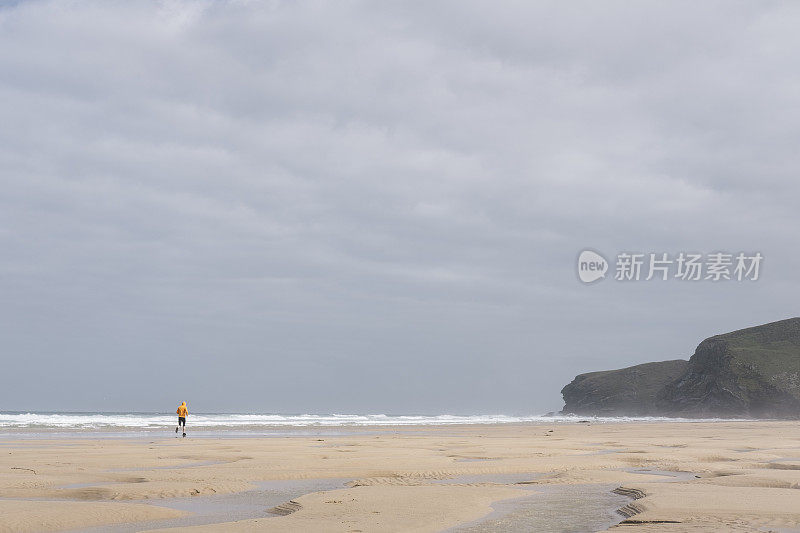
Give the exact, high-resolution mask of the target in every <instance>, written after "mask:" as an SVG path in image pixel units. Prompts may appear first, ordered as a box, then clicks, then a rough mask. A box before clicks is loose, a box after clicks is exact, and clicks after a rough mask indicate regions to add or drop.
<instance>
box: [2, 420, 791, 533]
mask: <svg viewBox="0 0 800 533" xmlns="http://www.w3.org/2000/svg"><path fill="white" fill-rule="evenodd" d="M0 457H2V459H1V460H0V494H1V495H2V496H1V498H0V516H2V521H0V531H60V530H83V529H86V530H89V531H103V530H105V531H109V530H111V531H113V530H120V531H123V530H124V531H148V530H150V531H152V530H179V531H343V532H346V531H347V532H357V531H362V532H366V531H419V532H423V531H431V532H433V531H443V530H446V529H448V528H457V527H458V526H459V525H463V524H469V525H470V527H472V528H473V529H469V530H470V531H471V530H487V531H489V530H492V529H493V527H492V526H491V523H492V522H487V521H486V520H488V519H486V518H484V517H486V516H487V515H489V517H490V518H491V517H497V515H498V513H501V511H499V509H501V508H502V509H512V510H513V509H514V508H515V506H519V505H523V504H526V505H536V499H537V498H540V497H545V496H546V495H548V494H552V490H553V489H554V488H555V489H557V490H558V491H561V493H563V494H564V496H563V498H566V499H567V501H566V503H565V507H564V508H565V509H567V511H565V514H566V515H567V516H562V517H555V520H556V522H555V524H561V526H559V525H550V526H548V527H550V528H553V529H552V530H554V531H558V530H570V529H569V524H570V521H571V517H570V516H569V509H579V508H580V507H581V506H582V505H583V503H582V500H581V495H580V494H581V493H580V492H579V491H574V492H571V491H570V488H571V487H581V488H582V489H583V490H590V491H591V490H594V489H597V490H594V492H595V493H603V494H606V493H610V491H611V490H612V489H617V490H616V492H617V493H618V495H616V496H615V497H616V498H618V499H619V501H620V502H621V504H622V505H620V507H621V508H622V512H623V513H624V515H623V514H617V513H615V509H614V508H609V509H606V510H605V511H604V512H605V513H606V516H605V517H602V516H601V517H600V519H601V521H602V520H606V527H611V528H612V529H614V530H621V531H722V530H725V531H791V530H792V529H793V528H798V527H800V491H798V490H797V489H798V488H800V427H799V426H798V424H797V423H793V422H713V423H707V422H702V423H693V422H692V423H688V422H684V423H622V424H596V423H575V424H553V425H486V426H468V427H405V428H370V429H367V430H364V429H363V428H359V429H357V430H355V429H354V431H353V434H352V435H347V436H329V435H320V436H313V437H309V436H280V437H259V438H202V439H200V438H198V439H191V438H189V439H175V438H171V437H168V436H165V438H158V439H152V438H147V439H142V438H122V439H109V438H97V439H94V438H86V439H83V438H81V439H70V440H66V439H61V438H52V437H51V438H19V437H15V438H13V439H9V438H0ZM326 480H327V481H326ZM264 483H267V484H268V485H264ZM292 483H294V485H292ZM282 484H284V485H285V486H286V487H289V488H290V489H291V487H294V489H291V490H288V492H285V493H286V494H292V495H293V497H288V499H287V500H285V501H282V502H278V501H277V500H275V501H273V502H268V501H266V500H264V501H263V502H262V501H259V496H258V495H259V494H268V493H269V492H268V491H267V489H266V488H265V487H273V488H274V490H273V494H277V498H278V499H280V497H281V494H284V493H282V492H280V490H284V489H285V487H284V489H281V487H283V485H282ZM320 487H324V488H325V489H326V490H321V491H320V490H314V489H315V488H320ZM587 488H588V489H587ZM258 490H261V491H262V492H258ZM292 490H294V492H292ZM254 491H255V492H254ZM264 491H267V492H264ZM275 491H277V492H275ZM548 491H550V492H548ZM248 495H249V496H250V497H251V498H250V503H249V504H250V505H251V508H250V509H249V510H248V511H247V512H246V513H244V514H240V515H238V516H237V515H236V513H235V512H234V511H233V509H235V508H236V506H235V505H234V504H233V503H231V502H237V501H244V500H242V498H244V497H245V496H248ZM549 497H551V498H552V496H549ZM563 498H562V499H563ZM215 499H216V500H215ZM215 501H216V502H217V503H216V504H215V503H214V502H215ZM172 502H175V504H176V505H175V507H171V506H170V504H171V503H172ZM187 502H191V504H192V505H191V506H189V507H187ZM220 502H221V503H220ZM224 502H228V503H224ZM503 502H505V503H503ZM517 502H521V503H519V504H518V503H517ZM526 502H527V503H526ZM501 504H502V505H501ZM214 505H217V506H218V507H220V509H221V511H219V512H217V513H216V514H210V515H207V516H206V518H204V519H202V520H201V519H197V518H195V519H194V522H192V516H193V515H197V514H198V511H199V513H200V514H202V512H203V509H204V506H209V507H212V506H214ZM612 507H614V506H612ZM270 510H271V511H270ZM501 514H502V513H501ZM600 514H603V513H600ZM242 516H245V518H243V519H242V518H241V517H242ZM614 516H616V517H617V518H614ZM499 518H503V517H502V516H500V517H499ZM528 519H529V520H531V518H530V517H528ZM533 519H534V520H535V517H534V518H533ZM482 520H484V522H482ZM505 520H506V523H507V524H510V526H509V527H514V514H513V513H511V514H509V517H507V518H506V519H505ZM202 522H205V523H202ZM614 522H618V523H617V524H615V523H614ZM482 524H483V525H482ZM162 526H163V527H162ZM174 526H179V527H177V529H176V528H175V527H174ZM573 527H574V526H573ZM606 527H603V528H601V529H606ZM92 528H94V529H92ZM474 528H477V529H474ZM456 530H458V529H456ZM545 530H547V529H545Z"/></svg>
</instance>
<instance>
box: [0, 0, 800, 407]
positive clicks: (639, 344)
mask: <svg viewBox="0 0 800 533" xmlns="http://www.w3.org/2000/svg"><path fill="white" fill-rule="evenodd" d="M797 11H798V8H797V7H796V6H795V5H793V4H790V3H782V2H777V3H768V4H759V5H755V4H749V3H736V2H708V3H704V4H700V5H698V4H696V3H688V2H687V3H681V2H678V3H671V4H662V3H650V2H642V3H637V4H636V5H631V4H629V3H623V2H607V3H603V4H597V3H593V2H587V3H578V4H570V5H564V4H563V3H549V2H543V3H533V4H525V3H521V4H518V3H500V4H492V5H491V6H490V5H489V4H485V3H479V2H474V3H472V2H453V3H446V2H445V3H432V4H421V5H414V6H412V5H411V4H408V3H379V4H369V3H361V2H349V3H319V2H310V3H305V2H299V3H297V2H295V3H284V2H272V3H251V2H233V1H229V2H184V1H175V2H161V3H146V2H83V1H80V2H70V3H60V2H51V1H30V2H22V3H12V4H4V5H3V6H2V7H0V124H2V127H0V178H1V179H2V194H0V244H2V248H3V250H4V254H3V255H2V256H0V295H2V298H3V301H4V305H3V306H2V311H0V319H2V320H0V322H2V324H3V325H2V326H0V327H2V330H3V337H4V339H5V340H6V343H5V344H6V347H5V349H4V361H5V363H6V365H7V366H8V369H9V371H10V373H9V374H8V375H9V376H11V375H16V376H30V377H31V380H30V381H22V380H17V379H12V378H7V379H8V383H6V384H5V386H4V387H3V391H2V392H0V408H9V409H13V408H22V409H24V408H39V409H46V408H55V407H58V408H64V409H69V408H71V409H96V408H97V406H98V405H100V403H101V402H104V403H103V405H104V406H107V407H113V408H117V409H142V410H147V409H159V408H160V407H161V406H162V405H164V404H167V405H171V404H172V403H173V400H174V397H175V396H176V395H178V396H181V397H194V398H197V399H198V400H197V401H202V402H205V404H204V405H201V406H198V407H197V408H199V409H201V410H211V411H213V410H231V409H238V408H240V406H241V405H242V404H245V405H247V406H248V408H249V409H254V410H262V411H276V410H283V411H294V412H297V411H315V412H330V411H340V412H341V411H362V412H363V411H366V412H376V411H391V412H403V411H405V412H408V411H417V412H420V411H422V412H440V411H449V412H474V411H480V412H491V411H504V412H543V411H547V410H552V409H557V408H559V407H560V398H559V395H558V390H559V388H560V386H561V385H562V384H563V383H565V382H566V381H568V380H569V379H570V378H571V377H572V375H574V374H575V373H578V372H582V371H587V370H591V369H596V368H605V367H614V366H621V365H625V364H629V363H634V362H640V361H644V360H655V359H659V358H668V357H670V358H671V357H677V356H688V355H689V353H690V351H691V350H692V349H693V347H694V345H695V344H696V343H697V342H699V341H700V340H701V339H702V338H703V337H704V336H707V335H710V334H713V333H716V332H720V331H725V330H730V329H734V328H737V327H743V326H747V325H750V324H755V323H760V322H766V321H769V320H772V319H778V318H783V317H786V316H793V315H795V314H797V313H796V311H795V309H796V305H794V302H793V299H792V295H793V294H795V293H796V289H797V286H796V281H795V272H796V268H797V267H798V266H800V256H799V255H798V252H797V251H796V248H795V245H794V242H795V238H794V232H793V228H794V227H796V225H797V223H798V215H797V211H796V208H795V205H794V204H795V203H796V202H795V200H794V199H795V198H796V197H797V195H798V193H800V190H798V182H797V180H796V179H795V174H796V172H797V169H798V159H797V155H796V150H795V148H794V146H793V140H794V139H795V138H796V137H797V133H798V132H797V128H798V126H797V125H798V123H799V122H798V120H797V118H798V117H797V109H800V107H799V106H798V105H797V104H798V102H797V99H798V96H797V91H796V90H795V89H796V85H797V77H798V72H797V69H796V67H795V66H794V63H795V60H794V54H793V51H794V50H795V49H796V45H797V37H796V32H795V31H794V28H795V26H796V24H794V22H796V21H797V20H798V16H800V14H799V13H798V12H797ZM586 246H591V247H594V248H597V249H598V250H601V251H604V252H605V253H607V254H613V253H616V252H617V251H621V250H641V251H643V252H647V251H666V252H677V251H680V250H699V251H704V252H711V251H715V250H717V249H726V250H730V251H739V250H745V251H754V250H761V251H762V253H764V254H765V256H766V258H767V259H766V263H765V272H764V276H763V279H762V280H761V281H759V282H757V283H755V284H752V286H748V285H742V284H727V285H719V286H717V285H712V284H699V285H688V286H687V285H679V284H677V285H676V284H674V283H670V284H663V285H659V284H653V283H650V284H646V283H643V282H642V283H639V284H632V285H629V286H624V285H623V284H617V283H613V282H611V281H607V282H604V284H602V285H599V286H597V287H591V288H589V287H584V286H580V285H579V284H578V282H577V281H576V279H575V274H574V270H573V268H574V265H573V263H574V261H575V258H576V255H577V253H578V251H579V250H580V249H582V248H583V247H586ZM56 404H57V405H56ZM54 406H55V407H54Z"/></svg>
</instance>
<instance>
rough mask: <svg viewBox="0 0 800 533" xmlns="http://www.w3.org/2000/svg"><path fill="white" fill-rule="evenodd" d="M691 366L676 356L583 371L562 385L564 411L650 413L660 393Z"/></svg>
mask: <svg viewBox="0 0 800 533" xmlns="http://www.w3.org/2000/svg"><path fill="white" fill-rule="evenodd" d="M688 367H689V362H688V361H685V360H683V359H677V360H674V361H662V362H660V363H645V364H643V365H636V366H631V367H628V368H622V369H620V370H606V371H601V372H590V373H588V374H581V375H579V376H577V377H576V378H575V379H574V380H572V383H570V384H569V385H567V386H566V387H564V388H563V389H561V394H562V395H563V396H564V402H565V403H566V405H565V406H564V410H563V411H562V413H570V414H577V415H596V416H642V415H651V414H653V413H654V412H655V411H656V401H657V399H658V394H659V393H660V392H661V391H662V390H663V389H664V387H666V386H667V385H668V384H670V383H672V382H673V381H675V380H676V379H678V378H680V377H681V376H682V375H684V374H685V373H686V370H687V369H688Z"/></svg>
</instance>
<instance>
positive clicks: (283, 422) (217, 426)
mask: <svg viewBox="0 0 800 533" xmlns="http://www.w3.org/2000/svg"><path fill="white" fill-rule="evenodd" d="M175 416H176V415H172V414H169V415H167V414H163V413H23V412H0V428H7V429H117V430H126V429H138V430H142V429H144V430H147V429H155V428H163V427H164V426H170V425H173V424H174V423H175ZM587 421H588V422H591V423H620V422H710V421H720V419H683V418H665V417H576V416H562V415H555V416H546V415H528V416H510V415H446V414H445V415H385V414H374V415H356V414H320V415H317V414H301V415H280V414H204V413H199V414H195V413H192V414H191V416H190V418H189V422H190V426H191V427H192V428H195V429H214V430H222V429H226V428H229V429H240V430H242V429H243V430H247V429H258V428H270V427H346V426H361V427H368V426H441V425H446V426H447V425H450V426H453V425H468V424H520V423H578V422H587Z"/></svg>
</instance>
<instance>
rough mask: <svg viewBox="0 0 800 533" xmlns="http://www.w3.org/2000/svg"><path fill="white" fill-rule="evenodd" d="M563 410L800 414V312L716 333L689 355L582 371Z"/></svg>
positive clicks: (759, 415)
mask: <svg viewBox="0 0 800 533" xmlns="http://www.w3.org/2000/svg"><path fill="white" fill-rule="evenodd" d="M561 393H562V394H563V396H564V401H565V402H566V405H565V407H564V410H563V411H562V412H564V413H574V414H583V415H609V416H624V415H661V416H682V417H727V418H800V318H791V319H788V320H781V321H779V322H772V323H770V324H764V325H762V326H756V327H752V328H747V329H742V330H739V331H734V332H732V333H726V334H724V335H716V336H714V337H711V338H708V339H706V340H704V341H703V342H701V343H700V345H699V346H698V347H697V350H695V353H694V355H692V357H691V358H690V359H689V361H688V362H687V361H682V360H677V361H664V362H662V363H648V364H644V365H637V366H633V367H630V368H623V369H621V370H610V371H606V372H592V373H590V374H581V375H580V376H578V377H576V378H575V379H574V380H573V381H572V383H570V384H569V385H567V386H566V387H564V389H563V390H562V391H561Z"/></svg>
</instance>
